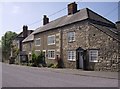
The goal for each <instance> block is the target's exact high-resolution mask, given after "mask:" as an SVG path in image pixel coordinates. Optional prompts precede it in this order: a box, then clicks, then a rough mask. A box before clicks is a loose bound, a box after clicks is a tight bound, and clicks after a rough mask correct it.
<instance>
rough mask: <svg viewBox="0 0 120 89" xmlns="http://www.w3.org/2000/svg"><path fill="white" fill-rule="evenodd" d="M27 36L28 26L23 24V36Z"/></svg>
mask: <svg viewBox="0 0 120 89" xmlns="http://www.w3.org/2000/svg"><path fill="white" fill-rule="evenodd" d="M27 36H28V26H27V25H24V26H23V37H25V38H26V37H27Z"/></svg>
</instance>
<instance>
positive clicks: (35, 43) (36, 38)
mask: <svg viewBox="0 0 120 89" xmlns="http://www.w3.org/2000/svg"><path fill="white" fill-rule="evenodd" d="M37 40H40V44H39V45H37V44H36V41H37ZM40 45H41V38H35V46H40Z"/></svg>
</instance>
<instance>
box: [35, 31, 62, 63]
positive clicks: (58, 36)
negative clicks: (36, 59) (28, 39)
mask: <svg viewBox="0 0 120 89" xmlns="http://www.w3.org/2000/svg"><path fill="white" fill-rule="evenodd" d="M50 35H55V44H53V45H48V42H47V41H48V36H50ZM36 38H41V45H40V46H35V45H34V46H35V50H40V51H43V50H44V51H45V52H46V58H45V59H46V62H47V63H48V64H51V63H56V61H55V59H48V50H55V56H56V55H60V52H61V31H60V29H55V30H49V31H45V32H41V33H38V34H35V36H34V39H36ZM60 56H61V55H60Z"/></svg>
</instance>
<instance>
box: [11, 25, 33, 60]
mask: <svg viewBox="0 0 120 89" xmlns="http://www.w3.org/2000/svg"><path fill="white" fill-rule="evenodd" d="M32 32H33V30H28V26H25V25H24V26H23V31H22V32H21V33H19V34H18V35H17V36H16V37H15V38H14V39H13V41H12V45H13V47H16V48H17V49H18V50H19V54H18V56H17V57H18V58H17V59H19V60H17V61H19V62H22V61H23V59H24V58H23V56H24V55H26V54H25V52H24V49H23V47H22V41H23V40H24V39H25V38H26V37H28V36H29V35H30V34H31V33H32ZM11 57H14V53H13V49H12V48H11Z"/></svg>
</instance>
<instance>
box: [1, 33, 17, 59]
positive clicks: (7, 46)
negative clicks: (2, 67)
mask: <svg viewBox="0 0 120 89" xmlns="http://www.w3.org/2000/svg"><path fill="white" fill-rule="evenodd" d="M16 36H17V34H16V33H15V32H12V31H7V32H6V33H5V35H4V36H2V59H3V60H8V59H9V57H10V52H11V44H12V40H13V38H15V37H16Z"/></svg>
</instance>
